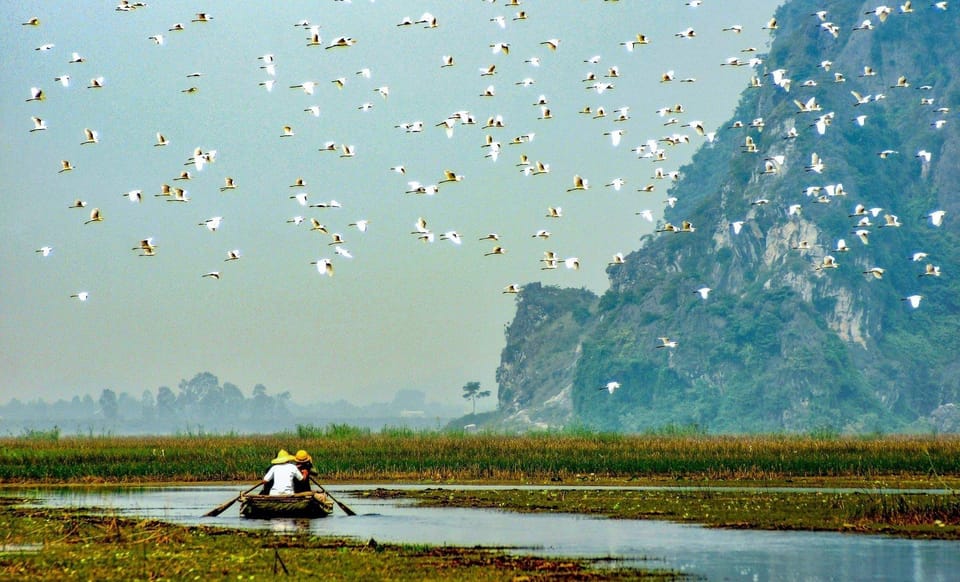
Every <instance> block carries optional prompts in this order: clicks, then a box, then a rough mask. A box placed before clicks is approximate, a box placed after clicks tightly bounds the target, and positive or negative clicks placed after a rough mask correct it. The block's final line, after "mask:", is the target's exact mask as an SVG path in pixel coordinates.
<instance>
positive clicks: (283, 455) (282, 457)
mask: <svg viewBox="0 0 960 582" xmlns="http://www.w3.org/2000/svg"><path fill="white" fill-rule="evenodd" d="M293 459H294V457H293V455H291V454H290V453H288V452H287V449H280V452H279V453H277V458H276V459H273V460H272V461H270V464H271V465H282V464H284V463H289V462H290V461H292V460H293Z"/></svg>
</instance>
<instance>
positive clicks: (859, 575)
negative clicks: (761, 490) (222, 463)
mask: <svg viewBox="0 0 960 582" xmlns="http://www.w3.org/2000/svg"><path fill="white" fill-rule="evenodd" d="M372 487H373V486H370V488H372ZM387 487H390V488H395V486H392V485H390V486H387ZM366 488H368V487H364V488H363V489H366ZM514 488H515V487H514ZM328 489H329V490H330V492H331V493H333V494H334V495H335V496H336V497H337V499H339V500H341V501H343V502H344V503H346V504H347V505H348V506H350V507H351V508H352V509H353V510H354V511H356V512H357V514H358V515H357V516H355V517H348V516H346V515H344V514H343V513H342V512H341V511H340V510H339V509H338V510H336V511H335V512H334V514H333V515H332V516H330V517H327V518H323V519H315V520H266V521H262V520H245V519H241V518H240V517H239V509H238V508H236V507H233V508H230V509H228V510H227V511H225V512H224V513H222V514H221V515H220V516H218V517H216V518H202V517H200V516H201V515H203V513H205V512H207V511H209V510H210V509H211V508H213V507H216V506H217V505H220V504H221V503H223V502H224V501H225V500H227V499H230V498H232V497H235V496H236V495H237V493H238V492H239V491H240V488H238V487H165V488H158V487H138V488H120V489H111V490H104V489H97V490H92V491H88V490H78V489H60V490H50V489H34V490H20V491H14V492H11V494H15V495H23V496H31V497H36V498H37V499H39V500H42V502H43V503H44V504H47V505H53V506H71V507H77V506H84V507H92V506H98V507H104V508H107V511H109V512H115V513H116V514H118V515H131V516H143V517H150V518H157V519H163V520H166V521H172V522H176V523H182V524H200V523H203V524H208V525H221V526H229V527H246V528H268V529H270V530H272V531H275V532H277V533H280V534H286V533H291V532H304V531H309V532H310V533H312V534H314V535H318V536H323V535H330V536H348V537H352V538H356V539H358V540H362V541H365V540H368V539H370V538H374V539H376V540H377V541H379V542H395V543H408V544H435V545H443V544H447V545H464V546H474V545H484V546H494V547H505V546H509V547H510V548H512V550H511V551H516V552H523V553H533V554H539V555H550V556H569V557H604V558H613V559H614V560H616V561H620V560H622V561H623V562H625V563H628V564H631V565H639V566H643V567H664V568H673V569H677V570H682V571H685V572H688V573H691V574H696V575H700V576H706V577H707V578H709V579H721V580H723V579H730V580H785V581H790V580H797V581H799V580H805V581H806V580H897V581H902V580H923V581H940V580H943V581H947V580H951V581H952V580H956V579H957V578H956V573H957V572H960V542H948V541H917V540H904V539H895V538H886V537H880V536H861V535H851V534H838V533H831V532H767V531H752V530H720V529H709V528H704V527H700V526H696V525H686V524H676V523H670V522H663V521H653V520H612V519H604V518H594V517H584V516H578V515H570V514H560V515H556V514H515V513H508V512H500V511H492V510H478V509H451V508H420V507H415V506H414V505H413V503H412V502H410V501H408V500H395V499H373V498H366V497H361V496H356V495H351V492H354V493H356V492H357V491H358V490H359V489H361V488H360V487H356V486H341V487H333V486H331V487H328ZM536 489H542V487H536Z"/></svg>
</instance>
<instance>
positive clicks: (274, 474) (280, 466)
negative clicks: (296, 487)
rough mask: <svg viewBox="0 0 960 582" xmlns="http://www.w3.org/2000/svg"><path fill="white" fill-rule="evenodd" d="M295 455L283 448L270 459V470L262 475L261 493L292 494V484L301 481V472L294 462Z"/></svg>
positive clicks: (302, 478) (302, 477)
mask: <svg viewBox="0 0 960 582" xmlns="http://www.w3.org/2000/svg"><path fill="white" fill-rule="evenodd" d="M295 461H296V457H295V456H294V455H291V454H290V453H288V452H287V451H286V450H285V449H280V452H279V453H277V456H276V458H274V459H273V460H272V461H270V465H271V466H270V470H269V471H267V474H266V475H264V476H263V479H262V481H263V486H264V487H263V491H261V492H260V494H261V495H292V494H293V484H294V483H296V482H298V481H303V480H304V476H303V472H302V471H300V469H298V468H297V465H296V464H295Z"/></svg>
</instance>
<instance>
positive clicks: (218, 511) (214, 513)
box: [203, 481, 263, 517]
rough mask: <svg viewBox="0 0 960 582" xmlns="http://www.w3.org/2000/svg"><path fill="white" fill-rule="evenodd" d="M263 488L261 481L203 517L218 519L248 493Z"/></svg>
mask: <svg viewBox="0 0 960 582" xmlns="http://www.w3.org/2000/svg"><path fill="white" fill-rule="evenodd" d="M261 486H263V482H262V481H261V482H258V483H257V484H256V485H254V486H253V487H251V488H249V489H247V490H246V491H244V492H243V493H241V494H240V495H237V496H236V497H234V498H233V499H231V500H230V501H227V502H226V503H224V504H223V505H218V506H217V507H214V508H213V509H211V510H210V511H208V512H206V513H204V514H203V517H216V516H218V515H220V514H221V513H223V512H224V511H226V510H227V508H228V507H230V506H231V505H233V504H234V503H236V502H237V501H239V500H240V498H241V497H243V496H244V495H246V494H247V493H250V492H251V491H253V490H254V489H256V488H257V487H261Z"/></svg>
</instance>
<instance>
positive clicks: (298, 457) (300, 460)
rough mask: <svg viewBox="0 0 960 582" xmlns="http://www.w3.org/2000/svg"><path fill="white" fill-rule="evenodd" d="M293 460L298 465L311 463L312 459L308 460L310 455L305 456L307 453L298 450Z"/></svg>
mask: <svg viewBox="0 0 960 582" xmlns="http://www.w3.org/2000/svg"><path fill="white" fill-rule="evenodd" d="M293 458H294V460H296V461H297V462H298V463H306V462H308V461H309V462H313V459H311V458H310V455H308V454H307V451H305V450H303V449H300V450H299V451H297V454H296V455H294V456H293Z"/></svg>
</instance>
